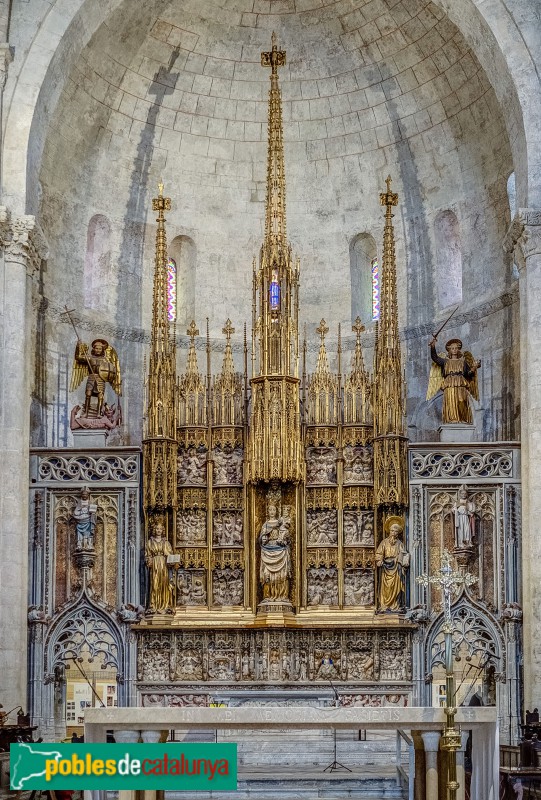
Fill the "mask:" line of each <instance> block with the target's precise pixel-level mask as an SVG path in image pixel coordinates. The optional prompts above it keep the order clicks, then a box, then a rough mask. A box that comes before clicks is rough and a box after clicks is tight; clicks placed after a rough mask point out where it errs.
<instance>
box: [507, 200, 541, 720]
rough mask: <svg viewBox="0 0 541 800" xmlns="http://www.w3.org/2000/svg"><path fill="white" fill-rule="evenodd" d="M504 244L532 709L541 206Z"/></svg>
mask: <svg viewBox="0 0 541 800" xmlns="http://www.w3.org/2000/svg"><path fill="white" fill-rule="evenodd" d="M504 249H505V250H506V251H507V252H508V253H514V257H515V261H516V264H517V266H518V268H519V273H520V279H519V293H520V373H521V386H520V412H521V446H522V458H521V464H522V470H521V472H522V498H523V503H522V576H523V593H524V594H523V597H524V601H525V602H524V703H525V705H526V708H532V707H533V706H536V705H539V698H540V697H541V593H540V592H539V590H538V587H539V580H540V578H541V536H540V535H539V530H540V525H541V492H540V491H539V475H541V211H539V210H533V209H523V208H521V209H519V211H518V213H517V215H516V217H515V219H514V220H513V223H512V224H511V227H510V229H509V231H508V233H507V236H506V239H505V242H504ZM517 355H518V354H517Z"/></svg>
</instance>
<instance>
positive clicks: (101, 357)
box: [70, 339, 122, 427]
mask: <svg viewBox="0 0 541 800" xmlns="http://www.w3.org/2000/svg"><path fill="white" fill-rule="evenodd" d="M85 377H86V386H85V404H84V408H83V410H82V411H80V412H79V414H78V418H83V419H95V420H103V422H104V427H114V425H113V424H111V420H110V419H109V416H110V415H107V414H106V411H107V407H106V403H105V386H106V384H107V383H109V384H110V385H111V387H112V389H113V391H114V392H115V393H116V395H117V396H120V395H121V394H122V384H121V378H120V366H119V363H118V356H117V354H116V350H115V349H114V347H111V345H110V344H109V342H108V341H107V340H106V339H94V341H93V342H92V344H91V345H90V353H89V352H88V345H87V344H85V343H84V342H82V341H81V340H78V342H77V345H76V347H75V355H74V357H73V368H72V371H71V383H70V392H74V391H75V390H76V389H77V388H78V387H79V386H80V384H81V383H82V381H83V380H84V378H85ZM107 422H109V424H107ZM79 427H85V426H84V425H82V426H81V425H79Z"/></svg>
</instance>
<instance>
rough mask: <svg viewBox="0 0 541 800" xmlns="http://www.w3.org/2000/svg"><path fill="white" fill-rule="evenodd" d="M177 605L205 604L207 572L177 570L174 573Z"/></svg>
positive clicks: (200, 570)
mask: <svg viewBox="0 0 541 800" xmlns="http://www.w3.org/2000/svg"><path fill="white" fill-rule="evenodd" d="M176 592H177V605H179V606H205V605H206V604H207V572H206V570H203V569H179V570H178V572H177V573H176Z"/></svg>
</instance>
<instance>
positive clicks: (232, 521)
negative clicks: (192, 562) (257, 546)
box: [212, 510, 243, 547]
mask: <svg viewBox="0 0 541 800" xmlns="http://www.w3.org/2000/svg"><path fill="white" fill-rule="evenodd" d="M212 519H213V539H212V543H213V545H214V546H215V547H242V543H243V540H242V532H243V531H242V528H243V523H242V511H240V510H239V511H230V510H226V511H214V513H213V517H212Z"/></svg>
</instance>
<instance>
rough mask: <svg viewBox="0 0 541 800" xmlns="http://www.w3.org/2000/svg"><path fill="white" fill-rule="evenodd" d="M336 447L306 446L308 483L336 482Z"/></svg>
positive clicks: (323, 483)
mask: <svg viewBox="0 0 541 800" xmlns="http://www.w3.org/2000/svg"><path fill="white" fill-rule="evenodd" d="M336 458H337V450H336V447H307V448H306V483H307V484H308V485H325V484H334V483H336Z"/></svg>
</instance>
